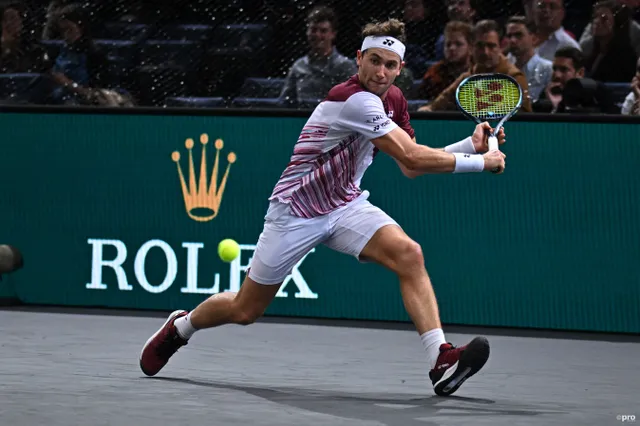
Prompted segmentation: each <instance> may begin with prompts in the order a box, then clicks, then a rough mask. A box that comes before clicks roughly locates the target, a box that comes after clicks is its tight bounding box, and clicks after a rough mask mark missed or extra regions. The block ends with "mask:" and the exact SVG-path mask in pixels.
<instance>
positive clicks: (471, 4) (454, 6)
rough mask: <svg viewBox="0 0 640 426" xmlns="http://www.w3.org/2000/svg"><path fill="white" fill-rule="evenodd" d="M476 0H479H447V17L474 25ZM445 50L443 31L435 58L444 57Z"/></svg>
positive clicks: (437, 44) (438, 41)
mask: <svg viewBox="0 0 640 426" xmlns="http://www.w3.org/2000/svg"><path fill="white" fill-rule="evenodd" d="M476 1H477V0H446V2H447V17H448V18H449V21H460V22H466V23H467V24H470V25H473V23H474V21H475V19H476ZM444 50H445V34H444V33H442V34H441V35H440V37H438V40H437V41H436V46H435V59H436V60H438V61H439V60H442V59H444Z"/></svg>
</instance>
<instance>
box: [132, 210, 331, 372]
mask: <svg viewBox="0 0 640 426" xmlns="http://www.w3.org/2000/svg"><path fill="white" fill-rule="evenodd" d="M326 222H327V218H323V217H320V218H314V219H304V218H299V217H295V216H293V215H292V214H291V213H290V211H289V208H288V206H286V205H283V204H277V203H276V204H272V206H271V207H270V208H269V211H268V212H267V215H266V216H265V225H264V229H263V231H262V233H261V234H260V238H259V239H258V244H257V246H256V250H255V251H254V254H253V258H252V259H251V264H250V267H249V270H248V272H247V277H246V278H245V280H244V282H243V283H242V286H241V287H240V290H239V291H238V292H237V293H234V292H224V293H219V294H216V295H213V296H211V297H209V298H208V299H207V300H205V301H204V302H202V303H200V304H199V305H198V306H197V307H196V308H195V309H194V310H193V311H192V312H190V313H188V312H186V311H175V312H173V313H172V314H171V315H170V316H169V318H168V319H167V321H166V322H165V323H164V325H163V326H162V327H161V328H160V329H159V330H158V331H157V332H156V333H155V334H154V335H153V336H151V338H150V339H149V340H148V341H147V343H146V344H145V345H144V348H143V350H142V353H141V355H140V367H141V369H142V371H143V372H144V373H145V374H147V375H149V376H153V375H155V374H157V373H158V372H159V371H160V370H161V369H162V368H163V367H164V366H165V365H166V363H167V362H168V361H169V358H170V357H171V356H173V354H174V353H175V352H176V351H177V350H178V349H179V348H180V347H181V346H184V345H186V344H187V342H188V340H189V339H190V338H191V336H192V335H193V334H194V333H195V332H196V331H197V330H201V329H207V328H212V327H217V326H220V325H224V324H241V325H248V324H251V323H253V322H254V321H256V320H257V319H258V318H259V317H260V316H262V314H263V313H264V312H265V310H266V309H267V307H268V306H269V304H270V303H271V301H272V300H273V298H274V297H275V295H276V293H277V292H278V290H279V288H280V286H281V285H282V283H283V281H284V279H285V278H286V277H287V275H289V274H290V273H291V271H292V269H293V267H294V266H295V265H296V263H298V262H299V261H300V259H302V258H303V257H304V256H305V255H306V254H307V253H308V252H309V251H310V250H311V249H312V248H313V247H315V246H316V245H317V244H319V243H320V242H322V240H323V239H324V238H326V235H327V231H328V226H327V224H326Z"/></svg>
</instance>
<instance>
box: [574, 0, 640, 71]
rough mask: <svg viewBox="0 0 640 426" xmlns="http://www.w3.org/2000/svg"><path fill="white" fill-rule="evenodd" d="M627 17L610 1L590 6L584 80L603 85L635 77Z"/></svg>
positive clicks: (627, 13) (634, 62)
mask: <svg viewBox="0 0 640 426" xmlns="http://www.w3.org/2000/svg"><path fill="white" fill-rule="evenodd" d="M630 24H631V16H630V14H629V10H628V8H626V7H620V6H618V5H617V4H616V2H615V1H614V0H605V1H599V2H597V3H596V4H595V5H594V6H593V19H592V32H593V49H592V51H591V54H590V55H589V56H588V57H587V59H586V64H585V65H586V68H587V70H588V71H587V77H590V78H592V79H594V80H597V81H604V82H627V81H629V80H631V78H632V77H633V75H634V74H635V65H636V59H637V55H636V52H635V49H634V48H633V46H632V44H631V39H630V37H629V25H630Z"/></svg>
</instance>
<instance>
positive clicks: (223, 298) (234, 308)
mask: <svg viewBox="0 0 640 426" xmlns="http://www.w3.org/2000/svg"><path fill="white" fill-rule="evenodd" d="M281 284H282V281H281V282H280V283H278V284H270V285H264V284H259V283H257V282H255V281H254V280H252V279H251V278H249V277H248V276H247V277H245V279H244V281H243V283H242V286H241V287H240V290H239V291H238V292H237V293H235V292H230V291H227V292H224V293H218V294H214V295H213V296H211V297H210V298H208V299H207V300H205V301H204V302H202V303H201V304H200V305H198V307H196V308H195V309H194V310H193V311H192V312H191V313H190V315H189V317H190V318H189V319H190V320H191V326H192V327H193V328H194V329H195V330H202V329H205V328H212V327H218V326H220V325H224V324H240V325H249V324H253V323H254V322H255V321H256V320H257V319H258V318H260V317H261V316H262V314H264V311H265V310H266V309H267V307H269V304H271V301H272V300H273V298H274V297H275V296H276V293H277V292H278V289H280V285H281ZM185 320H186V319H185ZM195 330H194V331H195Z"/></svg>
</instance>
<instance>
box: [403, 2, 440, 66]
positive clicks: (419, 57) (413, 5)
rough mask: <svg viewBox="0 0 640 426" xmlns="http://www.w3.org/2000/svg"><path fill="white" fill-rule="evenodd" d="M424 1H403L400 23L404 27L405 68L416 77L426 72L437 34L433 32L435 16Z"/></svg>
mask: <svg viewBox="0 0 640 426" xmlns="http://www.w3.org/2000/svg"><path fill="white" fill-rule="evenodd" d="M426 3H428V1H426V0H405V2H404V9H403V14H402V19H401V21H402V22H404V25H405V29H406V30H405V34H406V36H407V44H406V50H405V55H404V61H405V66H404V67H402V69H403V70H404V69H407V68H409V69H411V71H412V72H413V73H415V74H417V75H422V74H424V72H425V71H426V70H427V68H426V67H427V66H426V65H425V64H426V63H427V62H428V61H429V60H431V58H433V55H434V52H433V46H434V44H435V41H436V36H437V32H435V31H434V23H435V22H437V20H436V18H437V17H436V16H433V12H432V11H431V10H430V9H429V8H428V7H427V5H426Z"/></svg>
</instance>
